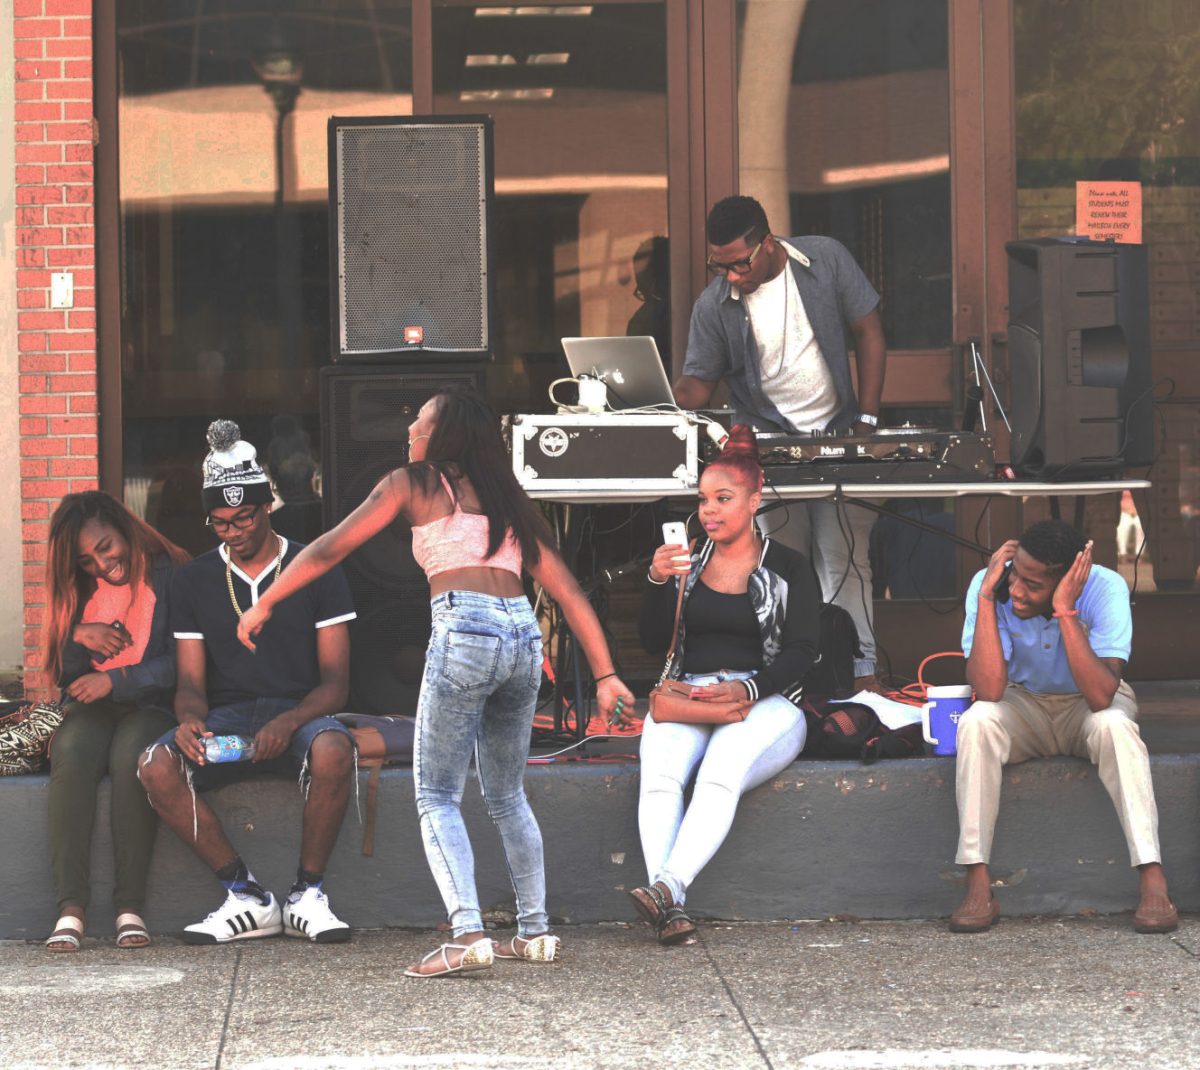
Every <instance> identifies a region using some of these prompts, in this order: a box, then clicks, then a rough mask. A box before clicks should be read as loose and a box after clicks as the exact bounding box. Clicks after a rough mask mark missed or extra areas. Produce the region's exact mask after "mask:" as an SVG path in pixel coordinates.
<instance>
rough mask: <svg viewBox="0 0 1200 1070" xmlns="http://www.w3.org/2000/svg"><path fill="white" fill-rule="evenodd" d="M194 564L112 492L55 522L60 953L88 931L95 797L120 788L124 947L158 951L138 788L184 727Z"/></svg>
mask: <svg viewBox="0 0 1200 1070" xmlns="http://www.w3.org/2000/svg"><path fill="white" fill-rule="evenodd" d="M186 560H187V554H186V553H185V552H184V551H183V550H181V549H180V548H179V547H178V546H176V545H175V544H174V543H172V542H169V541H168V540H167V539H165V538H163V536H161V535H160V534H159V533H158V532H157V531H155V530H154V529H153V528H152V527H150V526H149V525H148V524H146V523H145V522H144V521H142V520H141V519H139V518H138V517H136V516H134V515H133V513H131V512H130V511H129V510H128V509H126V508H125V506H123V505H122V504H121V503H120V502H119V501H117V500H116V499H115V498H111V497H109V495H107V494H105V493H104V492H103V491H98V490H91V491H84V492H83V493H80V494H68V495H67V496H66V497H65V498H63V500H62V501H61V502H60V503H59V505H58V508H57V509H55V511H54V515H53V516H52V517H51V518H50V542H49V547H48V552H47V560H46V604H47V608H46V623H45V626H44V628H43V632H42V659H43V660H42V665H43V668H44V669H45V671H46V674H47V675H48V676H49V677H50V678H51V679H52V680H56V681H57V682H58V684H59V686H60V687H61V688H62V689H63V696H62V697H63V700H64V701H65V702H67V703H68V705H67V716H66V720H64V721H63V723H62V726H61V727H60V728H59V729H58V731H57V732H56V733H55V734H54V739H53V740H51V743H50V854H51V859H52V862H53V867H54V881H55V884H56V885H57V889H58V913H59V919H58V922H57V923H56V924H55V926H54V932H53V933H52V934H51V935H50V938H49V939H48V940H47V941H46V947H47V948H48V949H49V950H51V951H77V950H78V949H79V943H80V939H81V937H82V936H83V933H84V931H85V929H86V927H87V922H86V918H87V907H88V900H89V898H90V894H91V888H90V855H91V848H92V826H93V825H94V824H95V819H96V791H97V788H98V787H99V785H100V780H101V778H103V776H104V774H105V773H106V772H107V773H108V774H109V775H110V776H111V779H112V838H113V854H114V874H113V875H114V887H113V907H114V909H115V910H116V914H117V919H116V927H117V947H120V948H126V949H129V948H138V947H145V946H146V945H147V944H148V943H150V936H149V933H148V932H147V931H146V923H145V922H144V921H143V920H142V916H141V915H142V910H143V903H144V901H145V898H146V872H147V870H148V869H149V867H150V853H151V851H152V849H153V847H154V833H155V829H156V820H155V816H154V811H153V810H152V809H151V808H150V803H149V801H148V800H147V799H146V793H145V792H144V791H143V790H142V786H141V784H140V783H139V782H138V779H137V761H138V756H139V755H140V754H141V752H142V750H143V749H144V748H146V747H147V746H149V745H150V744H151V743H153V742H154V741H155V740H156V739H157V738H158V737H159V736H161V735H162V734H163V732H165V731H166V730H167V729H168V728H170V727H171V725H172V724H174V722H175V718H174V717H173V716H172V714H171V712H170V710H171V702H172V698H171V696H172V694H173V692H174V690H175V642H174V640H173V639H172V637H171V632H170V629H169V628H168V627H167V604H168V598H167V592H168V590H169V588H170V584H171V577H172V575H173V574H174V572H175V568H176V566H178V565H180V564H182V563H183V562H184V561H186Z"/></svg>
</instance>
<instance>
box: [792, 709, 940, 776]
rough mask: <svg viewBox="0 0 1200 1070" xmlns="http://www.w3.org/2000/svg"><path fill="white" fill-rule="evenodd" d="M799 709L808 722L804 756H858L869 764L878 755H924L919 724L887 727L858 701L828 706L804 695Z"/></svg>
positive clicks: (848, 757) (839, 758)
mask: <svg viewBox="0 0 1200 1070" xmlns="http://www.w3.org/2000/svg"><path fill="white" fill-rule="evenodd" d="M801 708H802V709H803V710H804V720H805V721H806V722H807V724H808V736H807V738H806V740H805V743H804V756H805V757H806V758H827V759H831V760H833V761H848V760H853V759H855V758H858V759H859V760H861V761H862V763H863V764H864V765H871V764H873V763H874V762H877V761H879V759H880V758H919V757H922V756H924V754H925V742H924V739H923V738H922V736H921V726H920V725H919V724H910V725H905V726H904V727H903V728H888V727H887V725H885V724H884V723H883V722H882V721H881V720H880V719H879V714H877V713H876V712H875V711H874V710H873V709H871V707H870V706H864V705H862V704H861V703H859V702H846V703H838V704H836V705H830V704H828V703H826V702H824V701H820V700H813V699H809V698H805V700H804V702H803V703H802V706H801Z"/></svg>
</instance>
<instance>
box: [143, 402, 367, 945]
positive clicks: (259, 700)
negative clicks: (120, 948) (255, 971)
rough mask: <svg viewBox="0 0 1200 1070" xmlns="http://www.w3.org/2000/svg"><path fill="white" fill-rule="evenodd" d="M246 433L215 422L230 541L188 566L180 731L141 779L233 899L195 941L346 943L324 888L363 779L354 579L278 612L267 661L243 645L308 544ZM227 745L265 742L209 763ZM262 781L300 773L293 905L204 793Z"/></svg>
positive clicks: (174, 619) (181, 632)
mask: <svg viewBox="0 0 1200 1070" xmlns="http://www.w3.org/2000/svg"><path fill="white" fill-rule="evenodd" d="M240 434H241V433H240V431H239V430H238V427H237V425H236V424H234V423H232V422H230V421H228V420H217V421H216V422H214V423H213V424H212V425H211V426H210V427H209V432H208V440H209V444H210V445H211V446H212V452H211V453H209V455H208V456H207V457H206V458H205V461H204V490H203V494H204V508H205V510H206V512H207V513H208V522H209V524H210V526H211V527H212V529H213V532H214V533H215V534H216V536H217V538H219V539H220V540H221V543H220V545H219V546H218V547H217V548H216V549H214V550H210V551H209V552H208V553H206V554H203V555H201V556H200V557H197V558H196V559H195V560H194V561H190V562H189V563H188V564H187V565H185V566H184V567H183V568H182V569H180V570H179V572H178V573H177V574H176V577H175V581H174V583H173V585H172V588H171V628H172V630H173V632H174V634H175V642H176V660H177V663H178V684H177V689H176V693H175V716H176V719H177V720H178V721H179V727H178V728H176V729H174V730H172V731H171V732H168V733H167V734H166V735H164V736H163V737H162V739H160V740H159V741H158V742H157V743H155V744H154V745H153V746H152V747H150V748H149V749H148V750H147V751H146V754H145V755H144V756H143V758H142V763H141V769H140V773H139V775H140V776H141V780H142V784H143V785H144V786H145V788H146V791H147V793H148V794H149V796H150V801H151V802H152V803H153V804H154V808H155V810H157V811H158V814H159V816H160V817H161V818H162V820H163V822H164V823H165V824H167V825H168V826H170V828H171V829H172V830H174V832H175V833H176V834H177V835H178V836H179V837H180V838H181V839H182V840H183V841H184V842H185V843H187V844H188V845H189V846H190V847H191V848H192V850H194V851H195V852H196V854H197V855H198V856H199V857H200V859H201V860H202V861H203V862H205V863H206V864H208V865H209V866H210V867H212V870H213V872H214V873H215V874H216V876H217V879H218V880H219V881H220V882H221V884H222V885H224V887H225V890H226V893H227V895H226V898H225V902H224V903H222V904H221V906H220V907H218V908H217V909H216V910H215V911H213V912H212V913H211V914H209V915H208V917H207V918H205V919H204V920H203V921H200V922H196V923H195V924H193V925H189V926H187V928H186V929H185V930H184V933H183V938H184V941H185V942H187V943H194V944H213V943H226V942H228V941H230V940H244V939H250V938H253V937H260V936H273V935H275V934H277V933H280V932H284V933H286V934H287V935H288V936H302V937H306V938H308V939H310V940H314V941H317V942H319V943H332V942H340V941H344V940H348V939H349V938H350V927H349V926H348V925H347V924H346V923H345V922H344V921H342V920H340V919H339V918H338V917H337V916H336V915H335V914H334V913H333V911H332V909H331V908H330V906H329V900H328V898H327V897H326V895H325V892H324V889H323V883H324V874H325V865H326V863H327V862H328V860H329V856H330V853H331V852H332V851H333V846H334V843H335V842H336V840H337V834H338V830H339V829H340V828H341V825H342V818H343V816H344V815H345V812H346V805H347V803H348V801H349V798H350V786H351V782H352V779H353V773H354V745H353V741H352V737H351V736H350V733H349V732H348V731H347V729H346V728H345V726H344V725H343V724H342V723H341V722H340V721H338V720H336V719H335V718H334V717H333V716H332V714H334V713H337V712H338V711H340V710H342V709H343V708H344V706H345V702H346V695H347V692H348V690H349V687H348V681H349V660H350V638H349V631H348V627H347V622H348V621H350V620H353V619H354V616H355V613H354V605H353V603H352V601H351V598H350V589H349V586H348V584H347V583H346V579H345V576H344V575H343V574H342V572H341V570H340V569H334V570H333V571H331V572H329V573H328V574H327V575H325V576H323V577H322V578H321V579H320V580H318V581H317V582H316V583H314V584H313V585H312V586H311V587H307V588H305V589H304V590H303V591H301V592H300V593H299V594H297V595H295V596H293V597H292V598H289V599H287V600H286V601H285V602H283V603H282V604H281V605H280V606H278V607H277V608H276V611H275V615H274V616H273V617H272V618H271V621H270V622H269V623H268V624H267V625H266V627H264V629H263V631H262V633H261V635H260V637H259V641H258V647H257V650H256V651H255V652H254V653H251V652H250V651H249V650H247V649H246V648H245V647H244V646H242V644H241V643H239V642H238V639H237V625H238V621H239V620H240V619H241V616H242V613H243V612H244V610H245V609H246V608H247V607H249V606H251V605H253V604H254V603H255V602H257V601H258V598H259V596H260V595H261V593H262V592H263V591H264V590H266V589H267V588H269V587H270V585H271V584H272V583H274V582H275V580H277V579H278V578H279V574H280V572H281V570H282V569H283V568H284V567H286V566H287V564H288V563H289V562H290V561H291V560H292V559H293V558H294V557H295V556H296V554H298V553H299V552H300V550H301V549H302V547H301V546H300V545H299V544H298V543H289V542H288V541H287V539H285V538H284V537H283V536H282V535H278V534H276V533H275V532H274V531H273V530H272V528H271V517H270V512H271V501H272V497H273V496H272V493H271V484H270V481H269V480H268V479H267V476H266V474H265V473H264V472H263V470H262V468H261V467H259V464H258V461H257V457H256V453H255V449H254V447H253V446H252V445H250V443H248V442H245V441H242V440H241V438H240ZM215 736H241V737H243V738H244V739H248V740H252V741H253V743H254V755H253V758H252V759H251V760H248V761H236V762H223V763H221V764H213V763H211V762H209V761H208V760H207V759H206V756H205V746H204V744H205V741H206V740H207V739H211V738H213V737H215ZM260 772H275V773H286V774H289V775H291V776H297V777H298V778H299V781H300V785H301V788H302V790H303V791H304V795H305V802H304V820H303V832H302V834H301V843H300V866H299V869H298V870H297V872H296V882H295V884H293V885H292V888H291V891H290V892H289V893H288V895H287V897H286V899H285V901H284V903H283V904H282V908H281V906H280V904H279V902H278V901H277V900H276V898H275V896H274V895H272V894H271V893H270V892H269V891H267V890H266V889H265V888H263V886H262V885H261V884H259V883H258V881H257V880H255V878H254V874H252V873H251V872H250V870H249V869H248V868H247V866H246V864H245V862H243V861H242V859H241V856H240V855H239V854H238V853H237V851H236V850H235V849H234V847H233V845H232V844H231V843H230V842H229V840H228V838H227V837H226V836H225V833H224V831H223V829H222V828H221V823H220V821H219V820H218V819H217V816H216V814H215V813H214V812H213V810H212V808H211V807H210V806H209V805H208V804H207V803H206V802H204V801H203V800H202V799H198V798H197V797H196V791H203V790H205V789H208V788H213V787H218V786H220V785H222V784H228V783H231V782H232V781H234V780H238V779H242V778H244V777H247V776H253V775H256V774H258V773H260Z"/></svg>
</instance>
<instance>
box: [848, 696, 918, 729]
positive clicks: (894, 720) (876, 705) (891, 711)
mask: <svg viewBox="0 0 1200 1070" xmlns="http://www.w3.org/2000/svg"><path fill="white" fill-rule="evenodd" d="M842 702H858V703H860V704H861V705H863V706H870V707H871V709H873V710H874V711H875V712H876V713H877V714H878V715H879V719H880V720H881V721H882V722H883V723H884V725H886V726H887V727H888V728H890V729H892V730H893V731H895V730H896V729H897V728H903V727H904V726H905V725H908V724H920V723H921V707H920V706H909V705H908V704H907V703H905V702H896V701H895V700H894V699H890V698H886V697H885V696H883V695H877V694H875V692H874V691H860V692H859V693H858V694H857V695H854V696H852V697H851V698H839V699H830V700H829V702H828V703H827V705H830V706H836V705H838V704H839V703H842Z"/></svg>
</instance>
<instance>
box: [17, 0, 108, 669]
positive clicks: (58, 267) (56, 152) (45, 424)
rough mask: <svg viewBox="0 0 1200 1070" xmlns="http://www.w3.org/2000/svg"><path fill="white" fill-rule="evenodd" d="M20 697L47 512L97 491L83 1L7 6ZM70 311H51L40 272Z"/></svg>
mask: <svg viewBox="0 0 1200 1070" xmlns="http://www.w3.org/2000/svg"><path fill="white" fill-rule="evenodd" d="M13 14H14V27H15V29H14V37H15V40H14V42H13V52H14V59H15V67H16V71H15V73H16V86H15V96H16V141H17V143H16V176H15V177H16V204H17V219H16V225H17V306H18V310H19V311H18V319H17V330H18V349H19V351H20V358H19V359H20V394H21V397H20V411H21V428H20V432H21V518H22V542H23V556H24V583H25V667H26V678H25V683H26V690H27V691H30V692H31V693H34V692H37V691H39V690H41V688H42V687H43V686H44V685H45V684H46V683H47V681H44V680H42V678H41V675H40V673H39V672H38V671H37V670H38V666H39V665H40V659H39V656H38V653H37V646H38V631H39V625H40V624H41V620H42V612H43V606H44V601H45V591H44V588H43V576H42V570H43V567H44V564H43V563H44V561H45V556H46V532H47V527H48V521H49V517H50V513H51V511H52V510H53V509H54V506H55V504H56V503H57V502H58V500H59V499H60V498H61V497H62V496H63V495H64V494H66V493H68V492H69V491H76V490H88V489H92V488H94V487H96V486H97V477H98V473H99V451H98V447H97V437H96V433H97V404H96V301H95V263H96V253H95V233H96V232H95V222H94V218H93V200H94V198H93V176H92V156H93V129H94V124H93V120H92V115H93V109H92V0H13ZM55 271H70V272H73V273H74V275H75V305H74V308H72V309H69V310H59V309H51V308H50V274H51V272H55Z"/></svg>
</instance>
